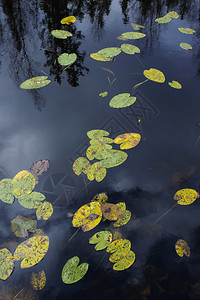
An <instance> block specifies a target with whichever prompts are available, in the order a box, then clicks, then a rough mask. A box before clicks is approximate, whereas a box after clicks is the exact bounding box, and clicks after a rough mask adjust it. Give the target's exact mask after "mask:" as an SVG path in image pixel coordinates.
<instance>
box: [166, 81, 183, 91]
mask: <svg viewBox="0 0 200 300" xmlns="http://www.w3.org/2000/svg"><path fill="white" fill-rule="evenodd" d="M168 84H169V85H170V86H171V87H172V88H174V89H178V90H180V89H182V85H181V84H180V83H179V82H178V81H175V80H172V82H168Z"/></svg>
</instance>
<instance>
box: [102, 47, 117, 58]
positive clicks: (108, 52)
mask: <svg viewBox="0 0 200 300" xmlns="http://www.w3.org/2000/svg"><path fill="white" fill-rule="evenodd" d="M120 53H121V49H120V48H118V47H109V48H104V49H102V50H99V51H98V54H99V55H101V56H103V57H114V56H116V55H119V54H120Z"/></svg>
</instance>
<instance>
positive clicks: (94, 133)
mask: <svg viewBox="0 0 200 300" xmlns="http://www.w3.org/2000/svg"><path fill="white" fill-rule="evenodd" d="M109 134H110V133H109V132H108V131H106V130H102V129H94V130H90V131H88V132H87V136H88V137H89V138H90V139H99V138H102V137H104V136H108V135H109Z"/></svg>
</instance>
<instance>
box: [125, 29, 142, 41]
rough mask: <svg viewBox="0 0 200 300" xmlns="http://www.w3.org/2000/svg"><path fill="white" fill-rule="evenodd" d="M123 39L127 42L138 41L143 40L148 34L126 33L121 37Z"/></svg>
mask: <svg viewBox="0 0 200 300" xmlns="http://www.w3.org/2000/svg"><path fill="white" fill-rule="evenodd" d="M121 36H122V37H123V38H126V39H127V40H137V39H142V38H143V37H145V36H146V34H144V33H141V32H133V31H130V32H124V33H122V35H121Z"/></svg>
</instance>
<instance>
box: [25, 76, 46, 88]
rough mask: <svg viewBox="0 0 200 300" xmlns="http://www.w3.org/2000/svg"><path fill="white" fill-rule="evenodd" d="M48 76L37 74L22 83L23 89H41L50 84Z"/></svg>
mask: <svg viewBox="0 0 200 300" xmlns="http://www.w3.org/2000/svg"><path fill="white" fill-rule="evenodd" d="M47 78H48V76H36V77H33V78H30V79H27V80H25V81H24V82H22V84H20V88H21V89H26V90H31V89H39V88H41V87H44V86H46V85H48V84H49V83H50V82H51V80H47Z"/></svg>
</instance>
